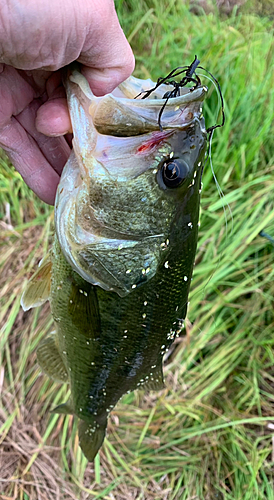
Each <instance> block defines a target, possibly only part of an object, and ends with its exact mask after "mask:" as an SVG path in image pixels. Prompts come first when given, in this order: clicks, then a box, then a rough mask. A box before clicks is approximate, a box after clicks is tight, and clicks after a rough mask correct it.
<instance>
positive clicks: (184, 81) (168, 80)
mask: <svg viewBox="0 0 274 500" xmlns="http://www.w3.org/2000/svg"><path fill="white" fill-rule="evenodd" d="M197 69H201V70H203V71H204V72H206V73H207V75H205V74H203V73H202V74H201V73H196V70H197ZM182 74H183V75H184V76H183V77H182V78H181V80H180V81H176V80H174V78H176V77H177V76H181V75H182ZM200 76H203V77H204V78H207V79H208V80H210V81H211V83H213V85H214V87H215V90H216V92H217V95H218V107H219V111H218V115H219V112H220V111H221V122H220V123H217V122H216V123H215V124H214V125H212V126H210V127H208V128H207V129H206V132H207V134H208V144H209V147H208V153H207V157H206V159H205V164H204V166H205V165H206V163H207V161H208V159H209V163H210V168H211V172H212V175H213V179H214V182H215V184H216V187H217V191H218V194H219V197H220V199H221V200H222V208H223V212H224V217H225V227H226V233H225V234H226V239H227V237H228V219H227V214H226V207H225V204H224V202H223V198H224V197H225V195H224V193H223V191H222V189H221V187H220V185H219V183H218V180H217V177H216V174H215V172H214V168H213V162H212V141H213V134H214V131H215V129H216V128H221V127H223V125H224V123H225V113H224V99H223V95H222V91H221V87H220V84H219V82H218V80H217V79H216V78H215V77H214V75H213V74H212V73H210V71H208V70H207V69H206V68H204V67H203V66H200V61H199V59H198V58H197V56H196V55H195V58H194V60H193V62H192V63H191V64H190V65H189V66H178V67H177V68H175V69H174V70H172V71H170V73H169V74H168V75H167V76H165V77H160V78H158V80H157V83H156V84H155V86H154V87H153V88H151V89H149V90H146V91H142V92H140V93H139V94H138V95H137V96H135V99H137V98H138V97H140V96H142V97H141V99H146V98H148V97H149V96H150V95H151V93H152V92H154V91H155V90H156V89H158V88H159V87H160V86H161V85H163V84H164V85H171V86H173V89H171V90H169V91H167V92H165V93H164V94H163V96H162V99H163V100H164V103H163V105H162V107H161V109H160V112H159V115H158V125H159V128H160V131H163V127H162V124H161V118H162V115H163V113H164V110H165V107H166V105H167V103H168V101H169V99H172V98H175V97H179V96H180V95H181V93H180V89H181V88H183V87H186V86H187V85H189V84H191V87H189V92H190V93H191V92H193V91H194V90H195V89H197V88H198V87H201V86H202V83H201V79H200ZM218 115H217V116H218ZM226 205H227V207H228V210H229V213H230V217H231V220H232V228H231V233H232V231H233V215H232V211H231V208H230V206H229V204H228V203H226ZM222 255H223V252H222V254H221V255H220V257H219V259H218V262H217V268H218V267H219V265H220V261H221V258H222ZM215 271H216V269H215ZM215 271H213V273H212V274H211V276H210V277H209V278H208V280H207V282H206V284H205V286H204V291H205V288H206V287H207V285H208V283H209V282H210V280H211V278H212V276H213V275H214V273H215ZM184 323H185V321H184V322H183V324H184ZM182 330H183V329H182Z"/></svg>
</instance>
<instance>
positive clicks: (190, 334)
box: [0, 0, 274, 500]
mask: <svg viewBox="0 0 274 500" xmlns="http://www.w3.org/2000/svg"><path fill="white" fill-rule="evenodd" d="M234 4H239V5H240V4H241V7H240V8H239V9H237V6H236V5H235V6H234ZM116 5H117V10H118V13H119V17H120V20H121V24H122V26H123V28H124V30H125V33H126V35H127V36H128V38H129V41H130V43H131V44H132V47H133V50H134V52H135V55H136V71H135V75H136V76H138V77H142V78H147V77H152V78H154V79H157V78H158V77H160V76H164V75H166V74H167V73H168V72H169V71H170V70H171V69H173V68H175V67H176V66H179V65H184V64H189V63H190V62H191V61H192V60H193V58H194V55H195V54H197V55H198V57H199V59H201V61H202V65H203V66H204V67H206V68H207V69H208V70H209V71H211V72H212V73H213V74H214V75H215V76H216V78H218V80H219V82H220V84H221V87H222V91H223V95H224V99H225V111H226V123H225V126H224V128H222V129H217V131H216V132H215V134H214V138H213V144H212V160H213V168H214V171H215V174H216V177H217V178H218V182H219V184H220V186H221V189H222V191H223V192H224V196H221V197H220V195H219V192H218V189H217V187H216V182H215V180H214V178H213V173H212V170H211V167H210V163H209V162H208V163H207V165H206V168H205V172H204V178H203V183H204V188H203V193H202V202H201V230H200V237H199V244H198V251H197V256H196V267H195V272H194V277H193V281H192V289H191V296H190V308H189V313H188V319H187V323H186V332H185V335H184V336H182V337H181V338H180V339H177V340H178V341H177V343H176V344H175V346H174V348H173V349H172V351H171V352H170V353H169V354H168V356H167V359H166V368H165V378H166V390H164V391H161V392H159V393H150V394H144V393H141V392H137V391H136V392H134V393H132V394H127V395H126V396H124V398H123V399H122V401H121V402H120V403H119V404H118V405H117V407H116V408H115V410H114V411H113V412H112V415H111V417H110V420H109V430H108V438H107V439H106V441H105V444H104V446H103V448H102V450H101V452H100V454H99V455H98V456H97V458H96V460H95V463H94V464H92V463H87V461H86V459H85V458H84V457H83V455H82V453H81V451H80V448H79V447H78V438H77V433H76V422H74V421H73V418H72V417H68V416H58V415H54V414H51V413H50V409H51V408H52V407H53V406H56V405H57V404H59V403H61V402H63V401H64V400H65V399H66V387H64V386H61V385H57V384H55V383H53V382H51V381H50V380H49V379H48V378H47V377H46V376H44V375H43V374H41V372H40V370H39V367H38V365H37V363H36V357H35V349H36V347H37V344H38V343H39V341H40V339H41V338H43V337H44V336H45V335H46V334H47V333H48V332H50V330H51V328H52V320H51V317H50V313H49V307H48V305H47V304H46V305H45V306H44V307H42V308H40V309H37V310H33V311H29V312H27V313H23V311H22V310H21V309H20V295H21V292H22V288H23V286H24V284H25V282H26V281H27V279H28V278H29V277H30V275H31V273H32V272H33V270H34V269H35V268H36V265H37V263H38V261H39V260H40V259H41V258H42V257H43V255H44V254H45V253H46V252H47V250H48V247H49V245H50V242H51V235H52V229H53V213H52V208H51V207H48V206H46V205H45V204H43V203H42V202H41V201H40V200H38V199H37V198H36V197H35V195H34V194H33V193H32V192H30V190H29V189H28V188H27V187H26V186H25V185H24V183H23V182H22V180H21V178H20V176H19V174H17V173H16V172H15V171H14V170H13V168H12V167H11V166H10V165H9V163H8V162H7V160H6V159H5V157H4V155H2V157H1V161H0V188H1V194H0V212H1V214H0V215H1V221H0V231H1V242H0V243H1V255H0V266H1V274H0V301H1V313H0V321H1V326H2V330H1V335H0V443H1V448H0V450H1V451H0V496H1V495H2V496H1V499H3V500H8V499H9V500H37V499H39V500H51V499H52V500H53V499H54V500H59V499H60V500H66V499H80V500H85V499H105V500H113V499H114V500H137V499H138V500H141V499H144V500H152V499H157V500H175V499H180V500H203V499H205V500H256V499H264V500H265V499H267V500H273V498H274V490H273V465H274V434H273V430H274V352H273V344H274V331H273V330H274V315H273V295H274V284H273V283H274V265H273V264H274V246H273V245H272V244H271V242H270V241H269V240H268V239H266V238H263V237H261V236H259V233H260V231H262V230H264V231H266V232H267V233H269V234H270V235H272V237H273V236H274V226H273V222H274V206H273V182H274V123H273V117H274V69H273V68H274V54H273V47H274V38H273V31H274V21H273V19H274V3H273V1H272V0H264V1H261V2H260V1H257V2H251V1H248V2H245V1H244V0H242V1H241V2H240V1H238V2H236V1H235V0H234V1H233V0H230V1H229V0H220V1H219V2H217V4H216V2H214V1H212V3H210V2H209V1H206V2H205V1H202V0H193V1H192V2H191V4H189V3H188V2H183V1H181V0H127V1H124V0H117V2H116ZM203 9H205V10H206V12H207V15H205V13H204V10H203ZM201 73H202V72H201ZM205 82H206V83H207V84H208V85H209V97H208V99H207V101H206V104H205V115H206V120H207V125H208V126H209V125H211V124H213V123H214V122H215V120H216V117H217V115H218V98H217V94H216V92H215V90H214V87H213V85H212V84H211V83H210V81H208V80H205ZM228 204H229V207H230V208H229V207H228Z"/></svg>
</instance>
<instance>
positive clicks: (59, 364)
mask: <svg viewBox="0 0 274 500" xmlns="http://www.w3.org/2000/svg"><path fill="white" fill-rule="evenodd" d="M153 86H155V82H153V81H151V80H141V79H137V78H135V77H133V76H131V77H129V78H128V79H127V80H126V81H125V82H123V83H122V84H120V85H119V87H118V88H117V89H116V90H115V91H113V92H112V93H111V94H107V95H105V96H103V97H96V96H95V95H93V93H92V91H91V89H90V87H89V84H88V82H87V80H86V79H85V77H84V76H83V75H82V74H81V72H80V69H79V67H78V66H77V65H73V66H70V67H69V68H68V70H67V76H66V79H65V88H66V93H67V100H68V106H69V112H70V118H71V122H72V128H73V148H72V152H71V155H70V157H69V159H68V161H67V163H66V165H65V167H64V170H63V173H62V176H61V180H60V183H59V186H58V191H57V195H56V201H55V236H54V242H53V246H52V249H51V251H50V253H49V255H48V256H47V257H46V258H45V259H44V260H43V261H42V262H41V264H40V266H39V267H38V269H37V271H36V272H35V273H34V275H33V276H32V277H31V279H30V281H29V282H28V285H27V288H26V289H25V291H24V293H23V295H22V299H21V304H22V307H23V309H24V310H28V309H30V308H32V307H36V306H39V305H41V304H43V303H44V302H45V301H46V300H49V302H50V308H51V314H52V317H53V320H54V331H53V332H52V333H51V334H50V335H49V336H48V337H46V338H45V339H44V340H42V342H41V344H40V345H39V346H38V349H37V359H38V363H39V365H40V367H41V369H42V371H43V372H44V373H45V374H47V375H48V376H49V377H51V378H53V379H54V380H56V381H61V382H62V383H65V384H68V386H69V389H70V393H71V396H70V398H69V399H68V401H66V402H64V403H63V404H61V405H59V406H58V407H56V408H55V409H54V410H53V411H55V412H56V413H59V414H72V415H74V416H76V417H78V419H79V423H78V434H79V443H80V447H81V449H82V451H83V453H84V455H85V456H86V458H87V459H88V460H89V461H93V460H94V458H95V456H96V454H97V453H98V451H99V449H100V448H101V446H102V444H103V441H104V437H105V434H106V429H107V420H108V416H109V414H110V412H111V411H112V410H113V408H114V407H115V405H116V404H117V402H118V401H119V400H120V398H121V397H122V396H123V395H124V394H125V393H128V392H131V391H134V390H136V389H143V390H160V389H163V388H164V379H163V367H162V365H163V356H164V355H165V353H166V352H167V351H168V350H169V348H170V346H171V344H172V342H173V341H174V339H175V338H176V337H178V336H179V335H180V334H181V331H182V329H183V327H184V319H185V316H186V312H187V306H188V294H189V288H190V284H191V279H192V272H193V265H194V259H195V252H196V247H197V238H198V226H199V206H200V193H201V176H202V171H203V166H204V159H205V152H206V148H207V132H206V129H205V122H204V118H203V115H202V105H203V100H204V98H205V95H206V92H207V88H206V87H204V86H202V85H196V86H195V87H194V88H191V89H190V88H188V87H185V88H182V89H180V95H178V96H176V97H174V98H172V99H171V98H170V99H166V98H163V94H165V96H167V95H171V94H170V91H171V90H172V86H170V84H165V83H163V85H161V86H158V87H157V85H156V86H155V89H154V90H153V91H149V92H148V93H147V95H148V97H147V98H146V99H142V94H143V93H144V92H146V91H148V89H150V88H151V87H153ZM136 96H138V97H137V98H135V97H136ZM163 105H164V111H163V112H162V114H161V127H160V129H159V120H158V118H159V113H160V112H161V109H163Z"/></svg>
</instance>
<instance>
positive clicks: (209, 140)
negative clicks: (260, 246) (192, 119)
mask: <svg viewBox="0 0 274 500" xmlns="http://www.w3.org/2000/svg"><path fill="white" fill-rule="evenodd" d="M199 67H200V68H201V66H199ZM201 69H203V68H201ZM197 74H198V75H199V76H203V77H204V78H206V79H207V80H209V81H210V82H211V83H212V84H213V85H214V87H215V90H216V93H217V95H218V106H219V107H220V108H219V111H220V109H222V110H223V109H224V102H223V99H222V100H221V96H222V93H220V92H218V90H219V88H218V86H217V80H216V79H215V78H214V79H213V78H211V77H210V76H207V75H204V74H203V73H197ZM219 111H218V114H219ZM218 114H217V116H218ZM219 126H221V125H217V126H216V127H209V128H208V129H207V132H208V133H209V136H208V153H207V157H206V160H205V166H206V164H207V161H208V159H209V164H210V169H211V172H212V176H213V179H214V182H215V184H216V188H217V191H218V193H219V197H220V199H221V200H222V198H225V194H224V192H223V191H222V188H221V186H220V184H219V182H218V179H217V177H216V174H215V172H214V167H213V162H212V142H213V134H214V131H215V129H216V128H217V127H219ZM226 206H227V208H228V211H229V214H230V218H231V222H232V228H231V231H230V234H231V233H232V231H233V214H232V211H231V208H230V205H229V203H227V202H226V203H223V201H222V207H223V211H224V216H225V227H226V238H227V236H228V219H227V215H226V208H225V207H226Z"/></svg>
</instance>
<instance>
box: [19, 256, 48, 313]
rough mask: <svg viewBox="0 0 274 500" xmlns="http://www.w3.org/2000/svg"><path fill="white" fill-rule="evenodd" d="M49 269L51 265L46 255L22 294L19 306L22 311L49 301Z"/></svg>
mask: <svg viewBox="0 0 274 500" xmlns="http://www.w3.org/2000/svg"><path fill="white" fill-rule="evenodd" d="M51 268H52V263H51V260H50V257H49V255H48V256H47V257H45V258H44V259H43V260H42V262H41V264H40V265H39V267H38V269H37V271H35V273H34V274H33V275H32V277H31V278H30V280H29V282H28V284H27V287H26V289H25V290H24V292H23V294H22V297H21V306H22V308H23V310H24V311H28V310H29V309H31V308H32V307H38V306H41V305H42V304H44V302H46V301H47V300H48V299H49V294H50V282H51Z"/></svg>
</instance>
